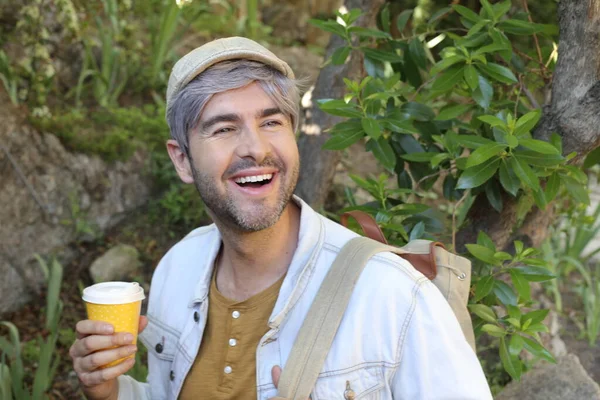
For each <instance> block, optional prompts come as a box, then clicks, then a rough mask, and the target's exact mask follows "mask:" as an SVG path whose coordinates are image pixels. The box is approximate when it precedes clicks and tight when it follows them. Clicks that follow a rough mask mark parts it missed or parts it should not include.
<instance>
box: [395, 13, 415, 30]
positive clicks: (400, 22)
mask: <svg viewBox="0 0 600 400" xmlns="http://www.w3.org/2000/svg"><path fill="white" fill-rule="evenodd" d="M412 13H413V10H404V11H402V12H401V13H400V15H398V18H397V19H396V27H397V28H398V32H400V33H402V32H403V31H404V28H405V27H406V23H407V22H408V20H409V19H410V17H411V16H412Z"/></svg>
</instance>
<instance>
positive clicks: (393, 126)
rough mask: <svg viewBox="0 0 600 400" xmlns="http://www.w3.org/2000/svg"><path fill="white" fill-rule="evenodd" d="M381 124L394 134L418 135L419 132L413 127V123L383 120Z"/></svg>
mask: <svg viewBox="0 0 600 400" xmlns="http://www.w3.org/2000/svg"><path fill="white" fill-rule="evenodd" d="M380 122H381V123H382V124H383V126H385V127H386V128H387V129H389V130H390V131H392V132H397V133H402V134H410V135H418V134H419V131H418V130H417V129H416V128H415V127H414V126H413V124H412V122H411V121H399V120H394V119H382V120H380Z"/></svg>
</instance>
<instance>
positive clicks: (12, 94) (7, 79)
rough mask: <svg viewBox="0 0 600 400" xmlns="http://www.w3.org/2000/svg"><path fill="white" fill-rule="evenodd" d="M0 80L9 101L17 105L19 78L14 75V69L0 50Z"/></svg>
mask: <svg viewBox="0 0 600 400" xmlns="http://www.w3.org/2000/svg"><path fill="white" fill-rule="evenodd" d="M0 80H2V84H3V85H4V89H6V93H8V97H9V98H10V101H11V102H12V103H13V104H14V105H17V104H18V103H19V96H18V89H19V78H18V77H17V76H16V74H15V71H14V70H13V68H12V67H11V65H10V62H9V60H8V57H7V56H6V53H5V52H4V51H2V50H0Z"/></svg>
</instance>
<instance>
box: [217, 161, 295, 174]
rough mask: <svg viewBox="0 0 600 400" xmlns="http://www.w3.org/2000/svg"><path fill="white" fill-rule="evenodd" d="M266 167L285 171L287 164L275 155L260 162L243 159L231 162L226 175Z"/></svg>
mask: <svg viewBox="0 0 600 400" xmlns="http://www.w3.org/2000/svg"><path fill="white" fill-rule="evenodd" d="M264 167H272V168H276V169H277V170H278V171H285V166H284V165H283V162H282V161H281V160H279V159H278V158H275V157H267V158H265V159H264V160H263V161H262V162H261V163H260V164H259V163H257V162H256V161H254V160H249V159H242V160H239V161H236V162H235V163H233V164H231V165H230V166H229V167H228V168H227V170H226V171H225V176H231V175H235V174H237V173H238V172H240V171H243V170H245V169H249V168H264Z"/></svg>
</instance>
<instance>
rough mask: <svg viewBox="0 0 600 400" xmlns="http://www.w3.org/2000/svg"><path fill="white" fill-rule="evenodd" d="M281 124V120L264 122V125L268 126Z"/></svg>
mask: <svg viewBox="0 0 600 400" xmlns="http://www.w3.org/2000/svg"><path fill="white" fill-rule="evenodd" d="M281 125H282V123H281V122H279V121H275V120H272V121H267V122H265V126H269V127H275V126H281Z"/></svg>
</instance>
